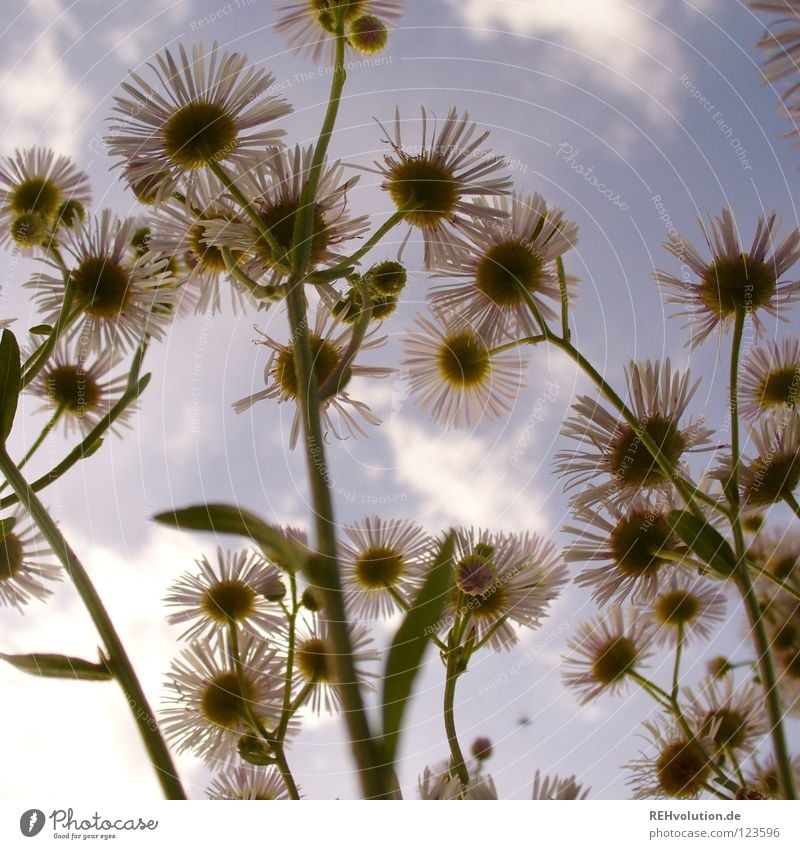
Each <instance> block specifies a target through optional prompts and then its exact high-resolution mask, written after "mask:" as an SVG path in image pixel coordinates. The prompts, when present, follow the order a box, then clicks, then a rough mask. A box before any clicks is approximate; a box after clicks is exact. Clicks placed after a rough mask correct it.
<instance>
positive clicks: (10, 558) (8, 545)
mask: <svg viewBox="0 0 800 849" xmlns="http://www.w3.org/2000/svg"><path fill="white" fill-rule="evenodd" d="M22 559H23V550H22V543H21V542H20V540H19V537H18V536H17V535H16V534H14V533H10V534H4V535H3V536H1V537H0V581H9V580H11V579H12V578H13V577H14V575H16V574H17V572H19V570H20V568H21V567H22Z"/></svg>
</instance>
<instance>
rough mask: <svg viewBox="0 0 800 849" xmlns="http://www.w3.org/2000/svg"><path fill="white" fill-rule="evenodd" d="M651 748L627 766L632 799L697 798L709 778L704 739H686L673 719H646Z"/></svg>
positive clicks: (708, 751) (709, 771) (706, 748)
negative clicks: (632, 794) (651, 720)
mask: <svg viewBox="0 0 800 849" xmlns="http://www.w3.org/2000/svg"><path fill="white" fill-rule="evenodd" d="M644 728H645V730H646V731H647V733H648V735H649V738H650V739H649V742H650V751H649V752H642V753H641V757H640V758H638V759H637V760H635V761H631V763H629V764H628V765H627V767H628V769H629V770H630V771H631V772H632V773H633V774H632V775H631V778H630V779H629V781H628V783H629V784H632V785H633V788H634V798H635V799H696V798H697V797H698V796H699V795H700V794H701V793H702V792H703V791H704V790H705V788H706V784H707V782H708V781H709V780H710V779H711V778H712V776H713V773H712V771H711V760H710V759H711V752H712V751H713V750H712V748H711V747H710V746H709V745H708V743H707V741H704V740H697V739H695V740H694V741H691V740H688V739H687V737H686V735H685V734H684V732H683V730H682V729H680V728H678V727H677V726H676V725H675V724H674V723H673V722H672V721H668V720H665V719H661V720H660V721H657V722H645V723H644Z"/></svg>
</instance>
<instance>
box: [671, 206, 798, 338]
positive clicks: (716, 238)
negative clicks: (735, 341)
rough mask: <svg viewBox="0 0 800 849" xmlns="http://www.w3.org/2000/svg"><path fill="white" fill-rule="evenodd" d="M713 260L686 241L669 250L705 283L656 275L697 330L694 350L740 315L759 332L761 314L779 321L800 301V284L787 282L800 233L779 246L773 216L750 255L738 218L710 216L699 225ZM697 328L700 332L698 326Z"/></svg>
mask: <svg viewBox="0 0 800 849" xmlns="http://www.w3.org/2000/svg"><path fill="white" fill-rule="evenodd" d="M699 224H700V229H701V230H702V232H703V236H704V238H705V241H706V244H707V245H708V249H709V251H710V252H711V255H712V259H711V261H707V260H705V259H703V257H702V256H701V255H700V253H699V251H698V250H697V248H696V247H695V246H694V245H693V244H692V243H691V242H689V241H688V240H687V239H685V238H684V237H683V236H677V237H675V239H673V241H671V242H668V243H667V244H665V245H664V247H665V248H666V249H667V250H668V251H669V252H670V253H671V254H673V255H674V256H675V257H677V259H679V260H680V261H681V262H682V263H684V264H685V265H686V266H688V268H689V269H690V270H691V271H693V272H694V273H695V274H696V275H697V276H698V277H699V278H700V279H699V281H698V282H697V283H692V282H689V280H687V279H683V278H680V277H675V276H674V275H673V274H669V273H667V272H665V271H656V272H655V278H656V280H657V281H658V282H659V283H660V284H661V286H662V288H663V290H664V292H665V293H666V296H667V302H668V303H671V304H676V305H677V306H678V307H680V310H679V312H678V313H677V314H678V315H686V316H689V324H688V325H687V326H688V327H691V328H692V330H693V331H696V332H693V336H692V339H691V340H690V342H691V345H692V347H694V346H697V345H699V344H700V343H701V342H702V341H703V340H704V339H706V338H707V337H708V335H709V334H710V333H711V332H712V331H713V330H714V329H715V328H716V327H717V326H718V325H723V326H724V325H726V324H729V323H730V322H731V320H732V319H733V318H734V316H735V315H736V313H737V312H741V313H744V314H746V315H749V316H750V317H751V318H752V320H753V324H754V325H755V330H756V333H760V332H761V330H762V328H763V324H762V322H761V319H760V318H759V315H758V313H759V311H764V312H765V313H767V314H769V315H772V316H778V315H779V312H780V309H781V308H782V307H784V306H786V305H788V304H790V303H792V302H794V301H796V300H797V299H798V298H800V282H792V281H785V280H782V278H783V276H784V274H785V273H786V272H787V271H788V270H789V269H790V268H791V267H792V266H793V265H794V264H795V263H796V262H797V260H798V259H800V230H792V231H791V232H790V233H789V235H788V236H787V237H786V238H785V239H784V241H783V242H782V243H781V245H780V246H777V247H776V246H775V237H776V233H777V230H778V227H779V226H780V225H779V223H778V219H777V216H776V214H775V213H774V212H773V213H771V214H770V215H769V216H768V217H767V218H764V217H763V216H761V217H759V219H758V225H757V226H756V233H755V236H754V237H753V243H752V245H751V246H750V249H749V251H744V250H743V249H742V245H741V244H740V242H739V236H738V233H737V229H736V224H735V222H734V220H733V213H732V212H731V210H730V209H728V208H725V209H723V210H722V216H721V217H717V216H713V215H712V216H709V226H708V227H706V225H705V224H704V223H703V221H702V220H699ZM695 324H696V327H695Z"/></svg>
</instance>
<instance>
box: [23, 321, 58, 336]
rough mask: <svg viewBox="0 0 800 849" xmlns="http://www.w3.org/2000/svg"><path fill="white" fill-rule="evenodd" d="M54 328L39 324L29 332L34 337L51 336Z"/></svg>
mask: <svg viewBox="0 0 800 849" xmlns="http://www.w3.org/2000/svg"><path fill="white" fill-rule="evenodd" d="M52 332H53V328H52V327H51V326H50V325H49V324H37V325H36V326H35V327H31V329H30V330H29V331H28V333H30V334H31V335H32V336H49V335H50V334H51V333H52Z"/></svg>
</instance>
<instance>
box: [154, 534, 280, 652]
mask: <svg viewBox="0 0 800 849" xmlns="http://www.w3.org/2000/svg"><path fill="white" fill-rule="evenodd" d="M196 562H197V565H198V567H199V569H200V571H199V573H198V574H192V573H191V572H185V573H184V574H183V575H182V576H181V577H180V578H179V579H178V581H176V582H175V583H174V584H173V585H172V588H171V590H170V592H169V594H168V595H167V597H166V598H165V599H164V601H165V602H166V604H167V605H168V606H169V607H173V608H178V610H177V612H176V613H172V614H170V615H169V616H168V617H167V621H168V622H169V623H170V624H171V625H182V624H184V623H188V624H189V625H190V627H189V628H188V629H187V630H186V631H185V632H184V633H183V634H181V637H182V638H188V639H191V640H194V639H201V638H203V637H212V636H213V635H214V633H215V632H218V631H219V630H220V629H225V628H227V627H228V626H229V625H230V624H231V623H232V622H235V623H236V624H237V625H241V626H242V628H244V629H245V630H247V631H251V632H253V633H254V634H256V635H258V634H260V633H264V632H266V633H267V634H269V633H271V632H274V631H275V630H277V629H279V628H280V627H281V626H282V625H283V624H284V615H283V613H282V611H281V610H280V608H278V607H277V606H276V605H275V604H274V602H275V601H279V600H280V599H281V598H282V597H283V595H284V594H285V592H286V588H285V587H284V585H283V583H282V581H281V573H280V571H279V570H278V568H277V567H276V566H273V565H272V564H271V563H267V562H266V561H265V560H264V559H263V558H262V557H261V556H260V555H259V554H257V553H256V552H255V551H223V550H222V549H221V548H218V549H217V556H216V560H215V563H214V564H213V565H212V564H211V563H210V562H209V561H208V559H207V558H206V557H203V558H201V559H200V560H197V561H196Z"/></svg>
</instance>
